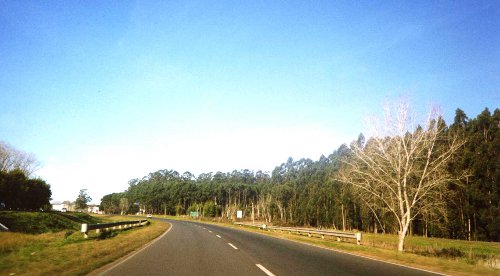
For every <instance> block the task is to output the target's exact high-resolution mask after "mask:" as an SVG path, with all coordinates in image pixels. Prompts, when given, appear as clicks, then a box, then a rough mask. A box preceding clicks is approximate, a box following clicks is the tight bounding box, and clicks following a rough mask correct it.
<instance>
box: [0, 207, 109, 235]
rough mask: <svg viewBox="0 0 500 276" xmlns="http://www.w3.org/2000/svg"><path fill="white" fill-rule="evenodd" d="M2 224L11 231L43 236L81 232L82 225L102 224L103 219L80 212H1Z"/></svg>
mask: <svg viewBox="0 0 500 276" xmlns="http://www.w3.org/2000/svg"><path fill="white" fill-rule="evenodd" d="M0 222H1V223H2V224H4V225H5V226H7V228H9V230H10V231H13V232H21V233H28V234H42V233H47V232H59V231H63V230H74V231H78V230H80V226H81V224H82V223H100V222H102V219H100V218H97V217H93V216H90V215H88V214H86V213H78V212H68V213H61V212H18V211H3V212H0Z"/></svg>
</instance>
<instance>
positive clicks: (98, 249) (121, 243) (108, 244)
mask: <svg viewBox="0 0 500 276" xmlns="http://www.w3.org/2000/svg"><path fill="white" fill-rule="evenodd" d="M107 219H109V220H133V219H131V218H130V217H125V218H124V217H108V218H107ZM168 227H169V225H168V224H167V223H164V222H159V221H154V222H152V223H151V224H150V225H149V226H145V227H138V228H134V229H131V230H125V231H121V232H117V235H116V236H114V237H112V238H108V239H104V240H99V239H97V236H96V234H95V233H94V234H92V235H91V236H90V238H89V239H84V238H83V235H82V234H81V233H79V232H74V231H68V232H64V231H63V232H58V233H46V234H40V235H30V234H21V233H0V275H14V274H12V273H15V275H25V274H29V275H54V274H57V275H83V274H86V273H88V272H90V271H92V270H94V269H97V268H99V267H101V266H103V265H105V264H107V263H110V262H112V261H114V260H116V259H118V258H120V257H122V256H125V255H126V254H128V253H130V252H132V251H133V250H135V249H137V248H139V247H141V246H142V245H144V244H146V243H147V242H149V241H151V240H152V239H154V238H156V237H158V236H159V235H161V234H162V233H164V232H165V231H166V230H167V229H168Z"/></svg>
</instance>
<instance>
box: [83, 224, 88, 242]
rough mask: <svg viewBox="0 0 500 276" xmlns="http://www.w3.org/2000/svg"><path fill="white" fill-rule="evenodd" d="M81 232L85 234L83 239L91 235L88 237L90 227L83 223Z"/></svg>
mask: <svg viewBox="0 0 500 276" xmlns="http://www.w3.org/2000/svg"><path fill="white" fill-rule="evenodd" d="M81 232H82V233H83V237H84V238H88V237H89V235H88V233H89V230H88V225H87V224H86V223H82V230H81Z"/></svg>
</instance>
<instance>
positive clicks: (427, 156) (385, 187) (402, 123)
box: [337, 101, 464, 251]
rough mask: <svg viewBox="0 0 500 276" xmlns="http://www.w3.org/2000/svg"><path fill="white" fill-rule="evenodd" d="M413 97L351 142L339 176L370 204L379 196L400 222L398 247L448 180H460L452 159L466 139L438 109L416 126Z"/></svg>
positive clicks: (383, 204)
mask: <svg viewBox="0 0 500 276" xmlns="http://www.w3.org/2000/svg"><path fill="white" fill-rule="evenodd" d="M410 114H411V113H410V109H409V105H408V102H407V101H400V102H398V103H396V104H393V105H388V106H387V108H385V112H384V117H383V119H381V120H372V121H371V122H370V126H372V127H373V131H372V133H371V137H370V138H369V139H368V141H367V142H366V143H365V142H364V141H359V139H358V142H354V143H352V144H351V154H350V156H348V157H347V158H345V159H344V160H343V167H342V169H341V170H340V172H339V174H338V175H337V179H338V180H339V181H341V182H344V183H346V184H350V185H352V186H353V187H354V188H355V189H358V190H359V191H360V193H359V194H360V195H363V197H364V199H365V200H366V201H367V202H373V200H374V199H376V200H377V201H378V202H379V204H380V205H381V206H380V208H386V209H387V210H389V212H390V213H391V214H392V215H393V216H394V218H395V220H396V221H397V224H398V225H397V229H399V231H398V250H399V251H403V250H404V240H405V236H406V234H407V233H408V229H409V227H410V225H411V221H412V220H413V219H414V218H415V217H416V216H417V215H418V214H419V213H420V212H421V211H423V210H428V208H430V207H431V205H433V204H437V203H438V202H436V201H435V200H437V199H439V198H442V192H443V189H444V188H445V187H446V185H447V183H450V182H451V181H453V180H455V179H454V178H453V177H452V176H451V175H450V174H449V173H448V171H447V169H446V168H447V166H448V163H449V162H450V160H451V158H452V156H453V155H454V154H455V153H456V151H457V149H458V148H459V147H460V146H461V145H462V144H463V143H464V141H463V140H461V139H459V138H458V137H456V136H453V137H452V136H448V134H447V133H446V128H445V126H444V124H443V123H442V122H441V121H440V117H439V116H438V114H437V113H436V112H430V114H429V116H428V118H427V119H426V120H425V121H424V124H422V126H420V125H414V119H413V118H412V116H411V115H410Z"/></svg>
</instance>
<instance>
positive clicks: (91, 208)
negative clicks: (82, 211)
mask: <svg viewBox="0 0 500 276" xmlns="http://www.w3.org/2000/svg"><path fill="white" fill-rule="evenodd" d="M87 212H88V213H92V214H102V212H101V211H99V205H89V206H87Z"/></svg>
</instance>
